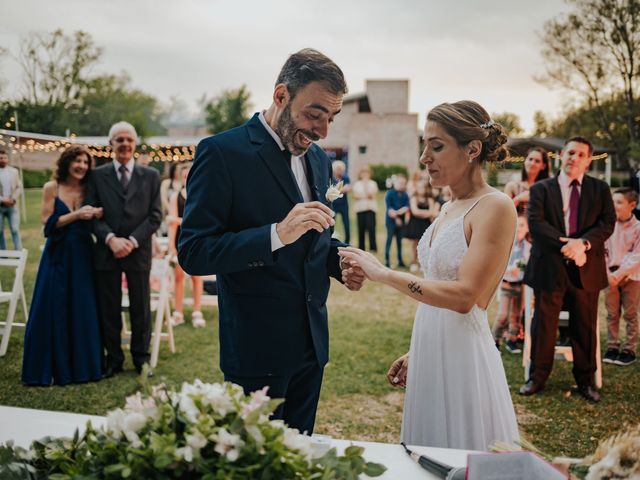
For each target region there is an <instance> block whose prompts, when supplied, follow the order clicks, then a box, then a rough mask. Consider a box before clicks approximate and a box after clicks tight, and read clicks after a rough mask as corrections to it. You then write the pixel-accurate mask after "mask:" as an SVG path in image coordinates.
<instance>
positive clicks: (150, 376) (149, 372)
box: [136, 364, 153, 378]
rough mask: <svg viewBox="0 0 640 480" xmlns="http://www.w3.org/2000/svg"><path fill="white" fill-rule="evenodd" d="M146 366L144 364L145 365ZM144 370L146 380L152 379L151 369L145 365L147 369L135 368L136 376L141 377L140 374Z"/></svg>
mask: <svg viewBox="0 0 640 480" xmlns="http://www.w3.org/2000/svg"><path fill="white" fill-rule="evenodd" d="M145 365H146V364H145ZM145 370H146V372H147V378H153V370H151V367H149V366H148V365H147V368H146V369H145V368H144V365H143V366H142V367H136V373H137V374H138V375H142V373H143V372H144V371H145Z"/></svg>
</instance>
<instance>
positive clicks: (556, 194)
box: [549, 177, 566, 232]
mask: <svg viewBox="0 0 640 480" xmlns="http://www.w3.org/2000/svg"><path fill="white" fill-rule="evenodd" d="M549 199H550V200H551V205H552V211H553V212H554V213H555V214H556V219H555V220H556V221H555V223H556V226H557V227H558V228H559V229H560V231H561V232H564V231H565V228H566V227H565V225H564V210H563V208H564V207H563V203H562V192H561V191H560V185H559V184H558V177H554V178H553V179H552V180H551V182H550V184H549Z"/></svg>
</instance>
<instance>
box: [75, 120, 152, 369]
mask: <svg viewBox="0 0 640 480" xmlns="http://www.w3.org/2000/svg"><path fill="white" fill-rule="evenodd" d="M136 141H137V135H136V131H135V129H134V128H133V126H132V125H130V124H128V123H126V122H119V123H116V124H115V125H113V126H112V127H111V130H110V131H109V142H110V143H111V147H112V148H113V152H114V156H115V158H114V160H113V161H112V162H109V163H107V164H105V165H102V166H101V167H98V168H96V169H95V170H93V172H92V173H91V177H90V178H89V184H88V188H87V196H86V200H85V203H87V204H89V205H93V206H95V207H102V208H103V210H104V214H103V217H102V218H101V219H99V220H94V223H93V232H94V234H95V236H96V238H97V241H96V244H95V248H94V253H95V254H94V259H95V266H96V270H97V272H96V288H97V291H98V313H99V316H100V322H101V326H102V341H103V344H104V347H105V349H106V352H107V356H106V362H105V375H106V376H107V377H110V376H112V375H114V374H116V373H119V372H122V365H123V363H124V354H123V352H122V347H121V345H120V331H121V330H122V318H121V311H120V309H121V307H120V305H121V304H122V272H124V273H125V275H126V277H127V286H128V290H129V313H130V318H131V343H130V347H131V356H132V358H133V365H134V366H135V368H136V371H137V372H138V373H140V372H141V371H142V366H143V365H144V364H145V363H147V362H148V361H149V341H150V340H151V309H150V297H149V294H150V292H149V272H150V270H151V256H152V252H151V235H153V233H154V232H155V231H156V230H157V229H158V227H159V226H160V221H161V219H162V209H161V206H160V176H159V175H158V172H157V171H156V170H154V169H152V168H148V167H143V166H140V165H136V163H135V160H134V158H133V154H134V152H135V148H136Z"/></svg>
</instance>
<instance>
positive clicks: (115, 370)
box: [103, 366, 124, 378]
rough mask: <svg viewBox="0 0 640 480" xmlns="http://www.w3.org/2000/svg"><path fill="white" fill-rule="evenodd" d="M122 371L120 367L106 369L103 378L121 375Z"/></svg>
mask: <svg viewBox="0 0 640 480" xmlns="http://www.w3.org/2000/svg"><path fill="white" fill-rule="evenodd" d="M123 371H124V370H123V368H122V366H120V367H107V369H106V370H105V371H104V375H103V377H104V378H111V377H113V376H114V375H117V374H118V373H122V372H123Z"/></svg>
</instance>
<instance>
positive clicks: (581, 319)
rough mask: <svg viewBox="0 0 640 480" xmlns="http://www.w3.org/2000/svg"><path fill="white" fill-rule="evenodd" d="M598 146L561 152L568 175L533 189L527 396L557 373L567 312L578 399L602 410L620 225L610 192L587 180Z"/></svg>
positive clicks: (575, 140) (573, 143)
mask: <svg viewBox="0 0 640 480" xmlns="http://www.w3.org/2000/svg"><path fill="white" fill-rule="evenodd" d="M592 154H593V147H592V145H591V142H590V141H589V140H587V139H586V138H584V137H572V138H570V139H569V140H567V141H566V142H565V145H564V147H563V149H562V152H561V160H562V167H561V170H560V173H559V174H558V175H557V176H556V177H553V178H549V179H547V180H544V181H541V182H538V183H536V184H534V185H533V186H532V187H531V192H530V200H529V210H528V217H529V230H530V232H531V236H532V239H533V242H532V247H531V257H530V259H529V263H528V264H527V268H526V271H525V278H524V280H525V283H526V284H527V285H529V286H530V287H532V288H533V289H534V293H535V311H534V315H533V323H532V326H531V340H532V345H531V369H530V376H529V380H528V381H527V383H525V384H524V385H523V386H522V387H521V388H520V394H522V395H533V394H535V393H537V392H539V391H540V390H542V389H543V388H544V386H545V383H546V381H547V378H548V377H549V375H550V374H551V369H552V367H553V357H554V349H555V340H556V331H557V328H558V316H559V314H560V310H561V309H562V307H563V303H564V304H565V305H566V307H567V310H568V311H569V334H570V339H571V347H572V349H573V360H574V361H573V376H574V377H575V379H576V383H577V385H578V389H577V392H578V393H579V394H580V395H581V396H582V397H584V398H585V399H587V400H589V401H592V402H598V401H599V400H600V394H599V393H598V391H597V390H595V388H594V383H593V378H594V374H595V371H596V352H597V349H598V348H600V347H599V345H597V344H596V329H597V314H598V296H599V294H600V290H602V289H603V288H605V287H606V286H607V268H606V264H605V257H604V242H605V240H606V239H607V238H609V236H610V235H611V233H613V228H614V225H615V221H616V216H615V211H614V208H613V202H612V200H611V192H610V190H609V186H608V185H607V184H606V183H605V182H603V181H601V180H597V179H595V178H593V177H590V176H588V175H585V172H586V171H587V170H588V169H589V165H590V164H591V160H592Z"/></svg>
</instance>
